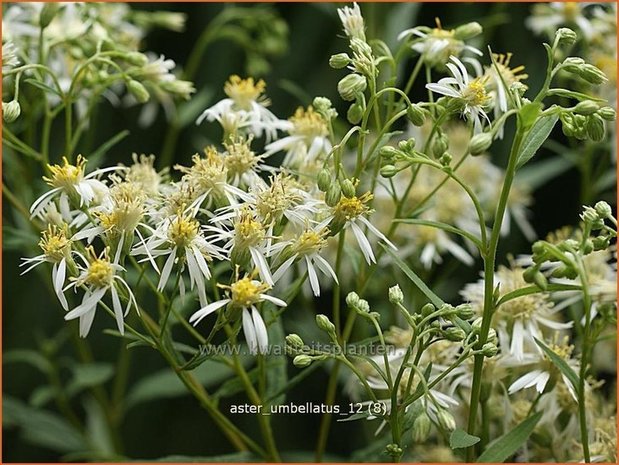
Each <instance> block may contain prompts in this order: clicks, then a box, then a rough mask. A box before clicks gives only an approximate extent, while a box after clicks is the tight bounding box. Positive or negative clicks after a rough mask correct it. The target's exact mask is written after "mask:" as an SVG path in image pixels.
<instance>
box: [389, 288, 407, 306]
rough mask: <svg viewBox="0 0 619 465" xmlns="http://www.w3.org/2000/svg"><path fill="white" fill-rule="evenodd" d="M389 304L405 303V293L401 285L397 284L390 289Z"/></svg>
mask: <svg viewBox="0 0 619 465" xmlns="http://www.w3.org/2000/svg"><path fill="white" fill-rule="evenodd" d="M389 302H391V303H392V304H401V303H402V302H404V293H403V292H402V289H400V286H399V285H397V284H396V285H395V286H393V287H390V288H389Z"/></svg>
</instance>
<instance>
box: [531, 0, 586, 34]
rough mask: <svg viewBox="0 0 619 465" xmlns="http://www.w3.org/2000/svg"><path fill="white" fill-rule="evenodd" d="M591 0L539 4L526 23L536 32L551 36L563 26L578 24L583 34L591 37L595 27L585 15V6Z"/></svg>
mask: <svg viewBox="0 0 619 465" xmlns="http://www.w3.org/2000/svg"><path fill="white" fill-rule="evenodd" d="M589 5H592V3H591V2H550V3H547V4H537V5H535V6H534V7H533V15H532V16H530V17H528V18H527V19H526V21H525V24H526V25H527V26H528V27H529V28H530V29H531V30H532V31H533V32H535V33H536V34H541V33H546V34H548V35H549V36H550V37H552V35H553V34H554V33H555V32H556V30H557V29H558V28H559V27H561V26H573V25H576V26H578V28H579V29H580V30H581V32H582V33H583V35H584V36H585V37H586V38H587V39H589V38H591V36H592V35H593V34H594V33H595V29H594V27H593V25H592V24H591V20H589V19H588V18H587V17H586V16H585V15H584V12H585V8H587V7H588V6H589Z"/></svg>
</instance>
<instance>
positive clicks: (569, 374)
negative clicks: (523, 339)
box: [534, 338, 580, 392]
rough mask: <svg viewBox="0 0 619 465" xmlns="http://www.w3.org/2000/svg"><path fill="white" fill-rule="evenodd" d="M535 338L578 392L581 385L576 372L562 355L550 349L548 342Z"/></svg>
mask: <svg viewBox="0 0 619 465" xmlns="http://www.w3.org/2000/svg"><path fill="white" fill-rule="evenodd" d="M534 339H535V343H536V344H537V345H538V346H539V347H540V348H541V349H542V350H543V351H544V353H545V354H546V355H547V356H548V358H549V359H550V360H551V361H552V363H554V364H555V366H556V367H557V368H558V369H559V370H561V373H563V374H564V375H565V377H566V378H567V379H568V380H569V381H570V383H571V384H572V386H573V387H574V390H575V391H576V392H578V386H579V384H580V383H579V378H578V375H577V374H576V372H575V371H574V370H573V369H572V367H570V366H569V365H568V364H567V362H566V361H565V360H563V359H562V358H561V357H560V356H558V355H557V354H556V353H555V352H553V351H552V349H550V347H548V346H547V345H546V344H544V343H543V342H542V341H540V340H539V339H537V338H534Z"/></svg>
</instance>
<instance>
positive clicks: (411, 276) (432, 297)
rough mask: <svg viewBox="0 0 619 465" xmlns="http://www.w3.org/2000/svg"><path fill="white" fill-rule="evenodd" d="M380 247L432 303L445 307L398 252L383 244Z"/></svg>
mask: <svg viewBox="0 0 619 465" xmlns="http://www.w3.org/2000/svg"><path fill="white" fill-rule="evenodd" d="M380 245H381V246H382V248H383V249H385V251H386V252H387V253H388V254H389V255H391V258H393V261H394V262H395V264H396V265H398V267H399V268H400V269H401V270H402V271H403V272H404V274H405V275H406V276H407V277H408V279H410V280H411V281H412V282H413V284H415V286H417V287H418V288H419V290H420V291H421V292H423V293H424V295H425V296H426V297H427V298H428V299H430V302H432V303H433V304H434V306H435V307H437V308H439V307H442V306H443V305H445V302H443V300H442V299H441V298H440V297H439V296H437V295H436V294H435V293H434V292H432V290H430V288H429V287H428V286H426V284H425V283H424V282H423V280H422V279H421V278H420V277H419V276H417V274H415V272H414V271H413V270H411V269H410V268H409V267H408V265H407V264H406V263H404V262H403V261H402V259H401V258H400V257H398V255H397V254H396V252H394V251H393V249H391V248H390V247H389V246H387V245H385V244H382V243H381V244H380Z"/></svg>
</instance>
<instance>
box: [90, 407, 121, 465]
mask: <svg viewBox="0 0 619 465" xmlns="http://www.w3.org/2000/svg"><path fill="white" fill-rule="evenodd" d="M84 409H85V410H86V435H87V437H88V442H89V443H90V444H91V445H92V446H93V447H94V448H95V449H96V452H98V454H97V455H102V456H103V457H106V456H107V457H113V456H114V442H113V440H112V436H111V433H110V430H109V428H108V426H107V420H106V418H105V412H104V411H103V410H102V409H101V406H100V405H99V404H98V403H97V402H96V401H95V399H94V398H92V397H88V398H86V399H85V401H84Z"/></svg>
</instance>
